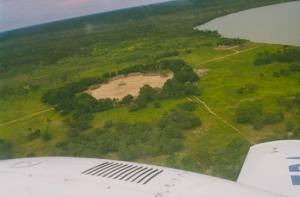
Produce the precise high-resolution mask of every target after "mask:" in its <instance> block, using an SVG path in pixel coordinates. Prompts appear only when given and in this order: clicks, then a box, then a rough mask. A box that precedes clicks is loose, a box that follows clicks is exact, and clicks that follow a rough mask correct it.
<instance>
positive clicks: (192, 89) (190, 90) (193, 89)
mask: <svg viewBox="0 0 300 197" xmlns="http://www.w3.org/2000/svg"><path fill="white" fill-rule="evenodd" d="M185 92H186V94H193V95H201V92H200V89H199V87H198V86H196V85H194V84H192V83H188V84H186V85H185Z"/></svg>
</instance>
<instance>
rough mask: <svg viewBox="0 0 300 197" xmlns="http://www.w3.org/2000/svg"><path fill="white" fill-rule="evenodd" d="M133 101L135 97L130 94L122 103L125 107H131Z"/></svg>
mask: <svg viewBox="0 0 300 197" xmlns="http://www.w3.org/2000/svg"><path fill="white" fill-rule="evenodd" d="M132 100H133V96H132V95H130V94H127V95H126V96H124V98H123V99H122V101H121V103H122V104H125V105H129V104H130V103H131V101H132Z"/></svg>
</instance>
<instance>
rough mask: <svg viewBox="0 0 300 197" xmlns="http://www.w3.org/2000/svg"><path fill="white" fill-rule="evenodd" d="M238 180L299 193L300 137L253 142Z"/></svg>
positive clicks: (272, 189)
mask: <svg viewBox="0 0 300 197" xmlns="http://www.w3.org/2000/svg"><path fill="white" fill-rule="evenodd" d="M237 182H238V183H241V184H244V185H248V186H252V187H255V188H260V189H263V190H267V191H271V192H273V193H277V194H282V195H286V196H295V197H296V196H297V197H299V196H300V140H284V141H274V142H267V143H263V144H258V145H255V146H252V147H251V148H250V151H249V152H248V155H247V158H246V160H245V163H244V165H243V168H242V170H241V173H240V175H239V177H238V180H237Z"/></svg>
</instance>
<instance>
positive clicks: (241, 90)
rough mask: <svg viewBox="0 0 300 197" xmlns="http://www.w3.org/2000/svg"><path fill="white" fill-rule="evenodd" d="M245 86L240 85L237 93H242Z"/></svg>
mask: <svg viewBox="0 0 300 197" xmlns="http://www.w3.org/2000/svg"><path fill="white" fill-rule="evenodd" d="M244 90H245V88H243V87H241V88H240V89H238V91H237V93H238V94H242V93H243V92H244Z"/></svg>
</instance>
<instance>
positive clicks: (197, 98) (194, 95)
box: [194, 95, 255, 145]
mask: <svg viewBox="0 0 300 197" xmlns="http://www.w3.org/2000/svg"><path fill="white" fill-rule="evenodd" d="M194 97H195V98H196V99H197V100H198V101H199V102H200V103H202V104H203V105H204V106H205V107H206V109H208V111H209V112H210V113H211V114H212V115H214V116H216V117H217V118H219V119H220V120H222V121H223V122H224V123H225V124H227V125H228V126H230V127H232V128H233V129H234V130H236V131H237V132H238V133H239V134H240V135H241V136H243V137H244V138H245V139H247V140H248V141H249V142H251V143H252V144H253V145H254V144H255V143H254V142H253V141H252V140H250V139H249V138H247V137H246V136H245V135H244V134H242V133H241V132H240V131H239V130H238V129H237V128H235V127H234V126H232V125H231V124H229V123H228V122H227V121H226V120H224V119H223V118H221V117H220V116H219V115H217V114H216V113H214V112H213V111H212V110H211V109H210V108H209V107H208V106H207V105H206V103H204V102H203V101H201V100H200V99H199V98H198V97H196V96H195V95H194Z"/></svg>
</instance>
